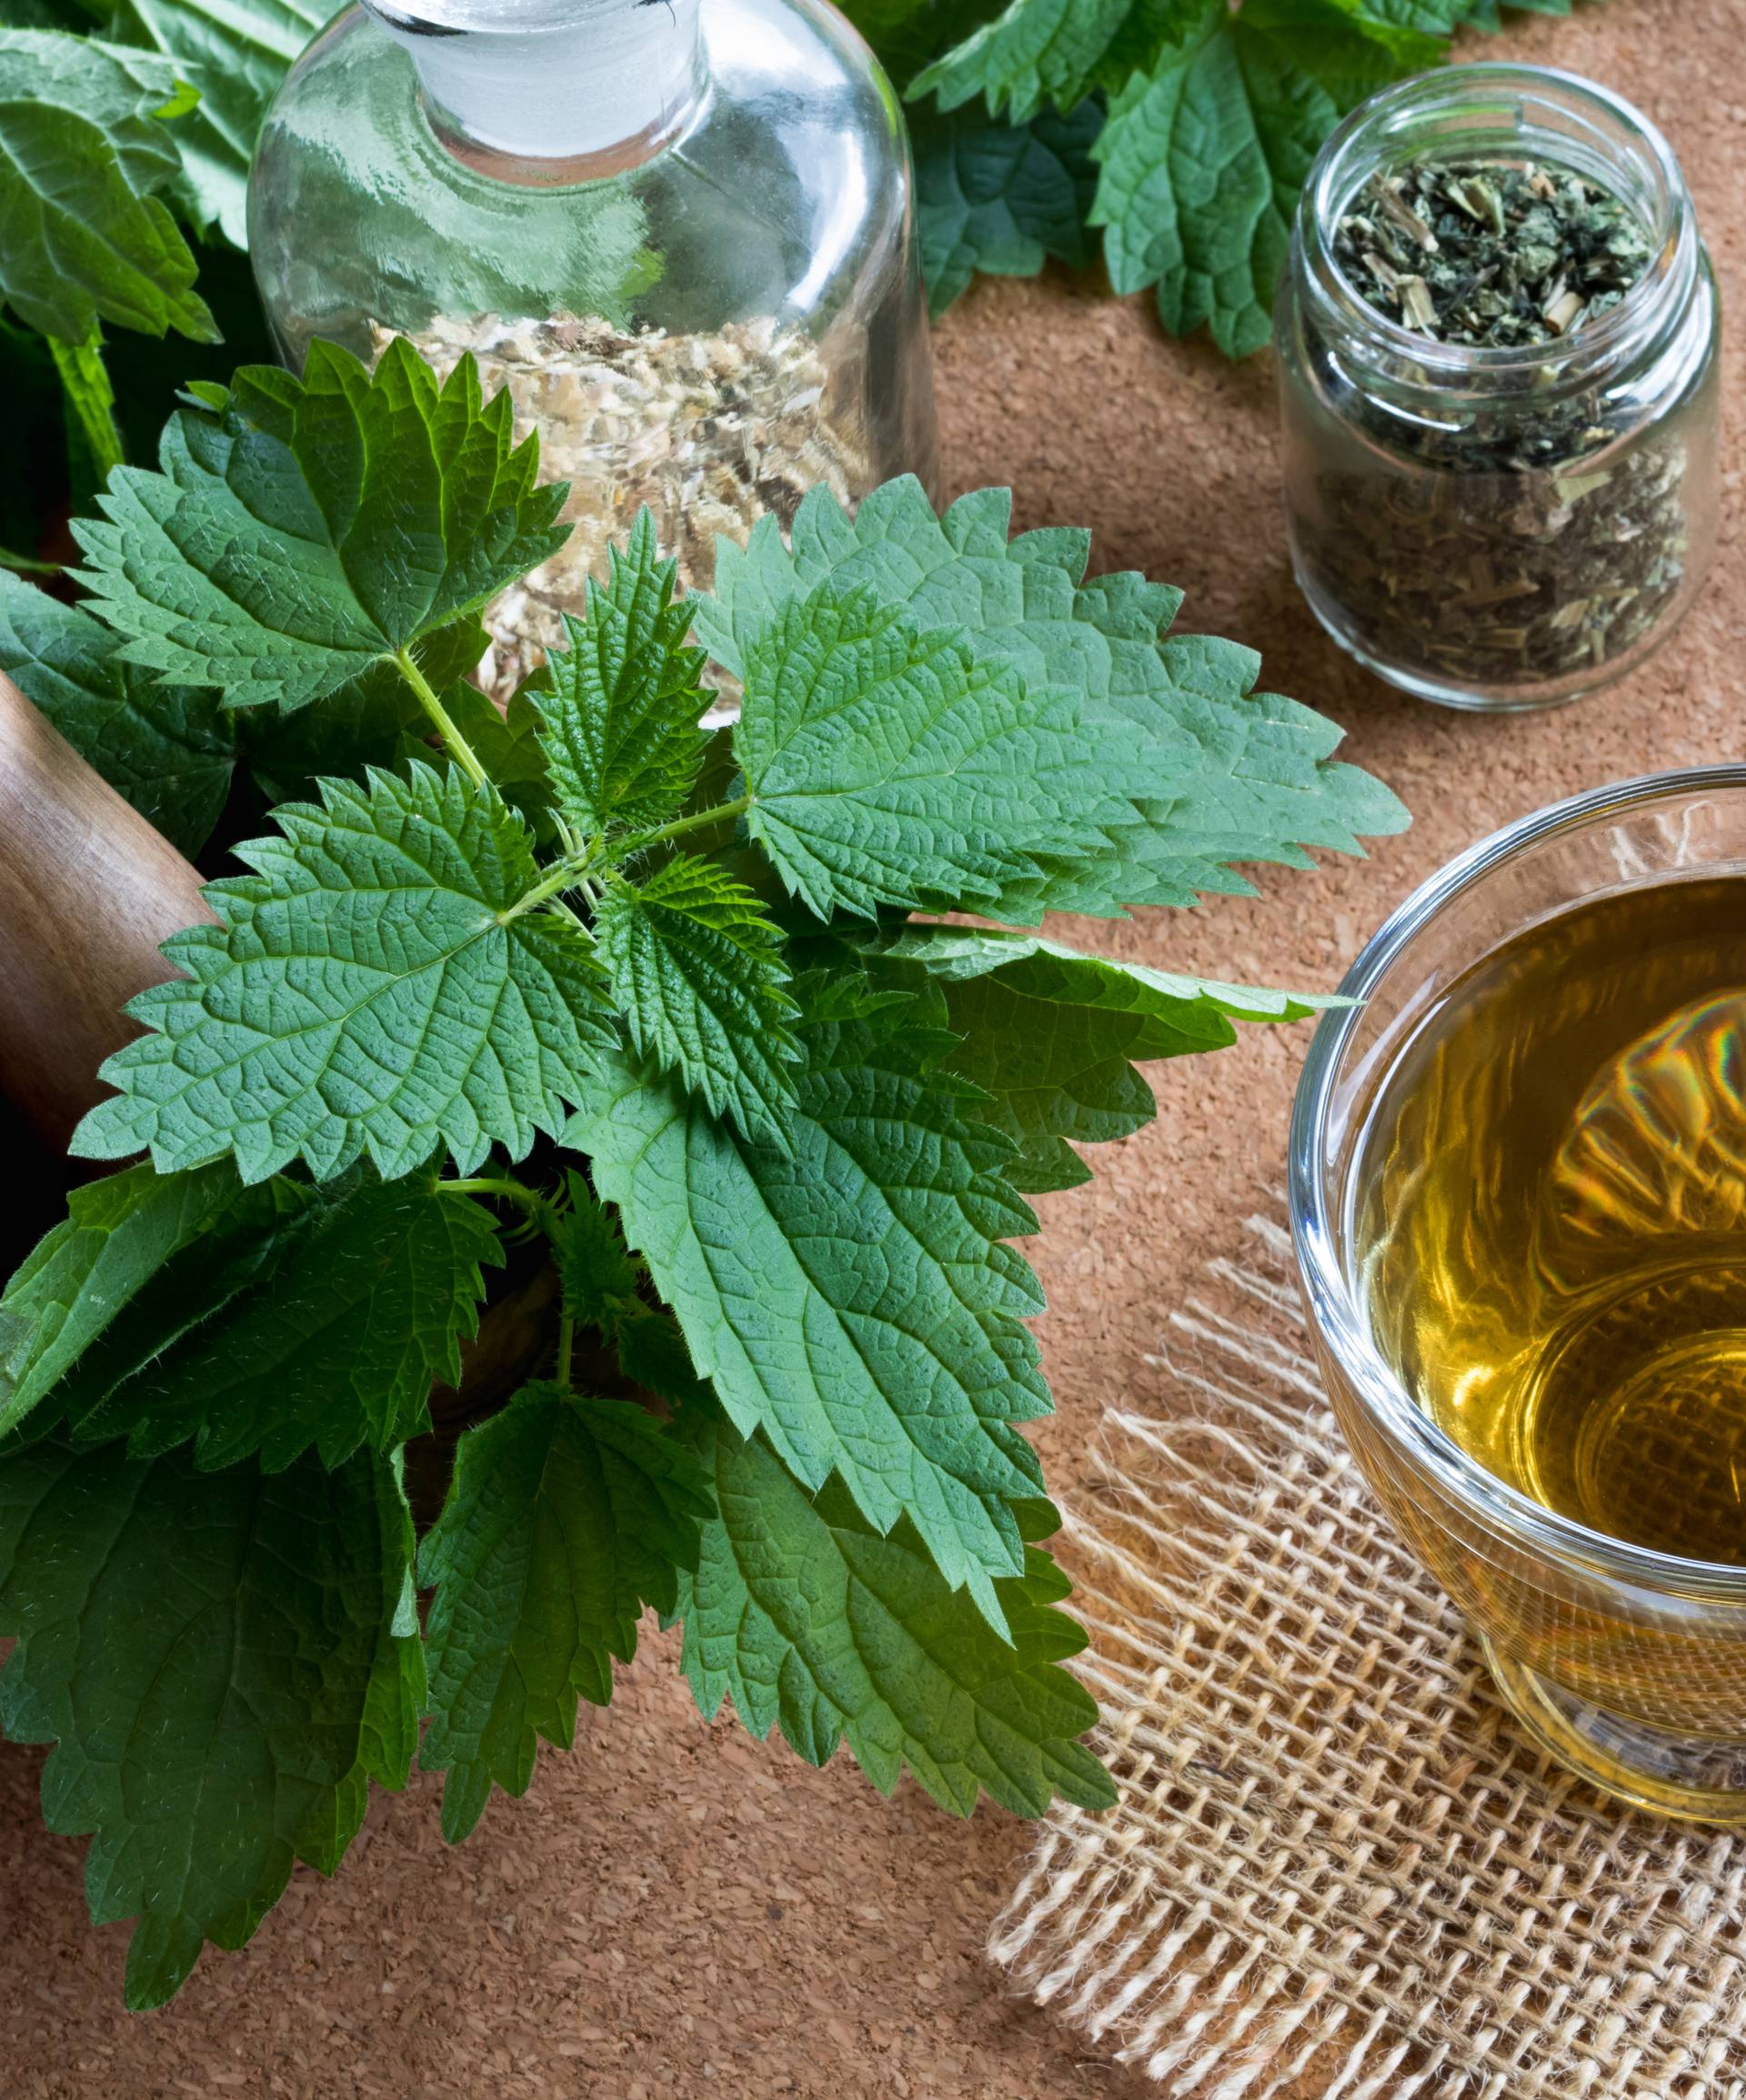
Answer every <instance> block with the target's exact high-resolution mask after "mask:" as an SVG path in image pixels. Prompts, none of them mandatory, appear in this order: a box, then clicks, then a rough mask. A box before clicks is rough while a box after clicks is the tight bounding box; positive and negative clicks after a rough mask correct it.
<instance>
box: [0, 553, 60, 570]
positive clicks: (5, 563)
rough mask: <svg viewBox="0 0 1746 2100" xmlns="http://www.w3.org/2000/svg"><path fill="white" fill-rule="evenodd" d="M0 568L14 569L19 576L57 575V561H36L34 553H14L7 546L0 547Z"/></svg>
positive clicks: (58, 568)
mask: <svg viewBox="0 0 1746 2100" xmlns="http://www.w3.org/2000/svg"><path fill="white" fill-rule="evenodd" d="M0 568H12V569H16V570H17V572H18V574H19V575H20V576H59V574H60V573H61V564H60V563H59V562H58V561H38V560H37V559H36V558H35V556H34V555H28V554H15V553H14V552H13V551H12V549H11V548H9V547H0Z"/></svg>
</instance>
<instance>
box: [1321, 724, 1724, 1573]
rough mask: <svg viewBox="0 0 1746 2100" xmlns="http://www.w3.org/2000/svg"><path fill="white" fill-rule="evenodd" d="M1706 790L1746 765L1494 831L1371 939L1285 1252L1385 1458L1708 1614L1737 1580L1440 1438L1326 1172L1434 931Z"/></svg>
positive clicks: (1329, 1064)
mask: <svg viewBox="0 0 1746 2100" xmlns="http://www.w3.org/2000/svg"><path fill="white" fill-rule="evenodd" d="M1712 788H1726V789H1739V790H1742V791H1746V765H1721V766H1700V767H1692V768H1689V769H1682V770H1679V771H1672V772H1666V773H1647V774H1642V775H1640V776H1639V777H1637V778H1636V779H1630V780H1621V781H1615V782H1612V783H1611V784H1609V785H1608V786H1606V787H1603V788H1595V789H1589V790H1588V791H1587V792H1586V793H1584V794H1580V795H1573V796H1570V798H1569V799H1566V800H1564V801H1561V802H1554V803H1551V804H1550V805H1549V806H1548V807H1547V808H1545V809H1537V810H1534V811H1533V812H1532V813H1531V814H1530V815H1529V816H1527V817H1523V818H1520V819H1518V820H1517V821H1516V822H1515V823H1513V824H1509V825H1506V826H1505V827H1504V828H1503V829H1501V830H1500V831H1494V832H1493V833H1492V834H1491V835H1490V837H1489V838H1487V839H1480V842H1479V843H1478V844H1477V845H1475V846H1471V847H1470V848H1469V849H1467V851H1466V852H1464V853H1460V854H1458V855H1457V856H1456V857H1455V859H1452V860H1450V861H1448V862H1446V863H1445V865H1444V866H1443V867H1441V868H1440V869H1438V870H1437V872H1436V873H1435V874H1434V875H1432V876H1431V877H1430V879H1428V880H1427V881H1425V882H1423V883H1421V884H1420V887H1419V888H1418V889H1415V890H1414V891H1413V892H1412V894H1411V895H1410V897H1409V898H1408V899H1406V901H1405V902H1404V903H1403V904H1401V905H1400V907H1399V908H1398V909H1396V910H1395V911H1394V912H1393V913H1392V914H1391V915H1390V918H1389V919H1387V920H1386V921H1385V922H1384V924H1383V925H1382V926H1381V927H1380V929H1378V930H1377V931H1376V932H1375V933H1374V934H1372V935H1371V937H1370V939H1369V940H1368V941H1367V942H1366V943H1365V945H1364V947H1363V949H1362V950H1360V953H1359V956H1358V958H1357V960H1355V961H1354V962H1353V964H1352V966H1351V968H1350V970H1348V971H1347V973H1346V975H1345V977H1344V978H1343V979H1342V980H1341V982H1340V995H1341V997H1342V998H1344V999H1346V1000H1350V1001H1351V1002H1352V1003H1351V1004H1350V1005H1348V1006H1345V1007H1340V1008H1335V1009H1333V1010H1330V1011H1329V1012H1328V1013H1326V1014H1324V1015H1323V1016H1322V1018H1321V1020H1320V1022H1319V1024H1318V1025H1317V1028H1316V1031H1315V1034H1314V1036H1313V1037H1312V1038H1311V1040H1310V1051H1309V1055H1308V1057H1307V1058H1306V1059H1305V1060H1304V1066H1303V1071H1302V1074H1301V1076H1300V1077H1299V1082H1298V1090H1297V1095H1296V1099H1295V1100H1294V1102H1293V1105H1292V1111H1291V1131H1290V1139H1289V1171H1288V1197H1289V1212H1290V1223H1291V1240H1292V1245H1293V1248H1294V1251H1295V1252H1296V1256H1297V1262H1298V1272H1299V1280H1300V1281H1301V1283H1302V1286H1303V1290H1304V1293H1305V1297H1306V1299H1307V1301H1308V1304H1309V1311H1310V1319H1311V1321H1313V1322H1314V1325H1315V1327H1316V1329H1317V1331H1318V1332H1319V1334H1320V1338H1321V1340H1322V1341H1323V1343H1324V1344H1325V1346H1326V1347H1327V1348H1328V1349H1329V1350H1330V1351H1331V1353H1332V1354H1333V1356H1334V1358H1335V1359H1336V1361H1338V1363H1339V1365H1340V1370H1341V1372H1343V1373H1344V1375H1345V1378H1346V1380H1347V1382H1348V1384H1349V1386H1350V1392H1351V1393H1352V1395H1353V1396H1354V1398H1355V1399H1356V1400H1357V1402H1358V1403H1359V1405H1360V1407H1361V1408H1362V1409H1363V1411H1364V1412H1365V1414H1366V1416H1367V1417H1368V1418H1369V1419H1370V1422H1372V1423H1373V1424H1374V1425H1375V1427H1376V1428H1377V1429H1378V1430H1379V1431H1380V1432H1381V1433H1382V1434H1383V1435H1384V1436H1385V1437H1386V1438H1387V1440H1388V1442H1390V1445H1392V1446H1393V1447H1394V1448H1395V1449H1397V1450H1399V1451H1400V1452H1403V1453H1404V1454H1405V1455H1406V1456H1408V1457H1409V1458H1410V1460H1411V1461H1412V1462H1414V1463H1415V1464H1416V1465H1417V1466H1418V1467H1420V1470H1421V1471H1423V1472H1426V1473H1428V1474H1430V1476H1431V1478H1432V1479H1433V1480H1434V1481H1435V1482H1437V1483H1438V1484H1439V1485H1440V1487H1441V1488H1442V1489H1443V1491H1444V1492H1446V1493H1447V1494H1449V1495H1450V1497H1451V1498H1452V1499H1453V1500H1454V1501H1455V1502H1459V1503H1460V1504H1461V1505H1462V1506H1464V1507H1465V1508H1467V1509H1468V1510H1470V1512H1473V1513H1474V1514H1475V1515H1477V1516H1479V1517H1480V1519H1481V1520H1483V1521H1484V1522H1486V1523H1488V1524H1489V1525H1490V1527H1491V1528H1492V1529H1493V1530H1494V1531H1496V1532H1500V1533H1501V1534H1503V1535H1504V1536H1507V1537H1508V1538H1510V1540H1512V1541H1514V1542H1519V1543H1526V1544H1528V1545H1530V1546H1531V1547H1532V1548H1533V1549H1534V1550H1535V1551H1536V1552H1539V1553H1540V1554H1541V1555H1542V1556H1544V1557H1546V1558H1547V1559H1550V1560H1552V1561H1555V1562H1560V1564H1562V1565H1564V1566H1566V1567H1569V1568H1570V1569H1572V1570H1574V1571H1576V1572H1580V1573H1581V1574H1583V1575H1586V1576H1589V1577H1590V1578H1591V1577H1592V1576H1594V1575H1595V1574H1597V1573H1599V1574H1601V1575H1604V1576H1606V1577H1608V1578H1610V1579H1611V1580H1613V1581H1615V1582H1619V1583H1630V1584H1633V1585H1636V1586H1638V1587H1643V1588H1650V1589H1653V1590H1658V1591H1663V1592H1666V1591H1676V1592H1678V1593H1680V1594H1681V1595H1683V1596H1687V1597H1696V1598H1701V1599H1703V1600H1705V1601H1707V1602H1714V1603H1729V1604H1746V1568H1742V1567H1739V1566H1735V1565H1734V1564H1732V1563H1731V1562H1718V1561H1691V1560H1683V1559H1681V1558H1680V1557H1679V1556H1678V1555H1676V1554H1672V1553H1661V1552H1655V1551H1654V1550H1653V1549H1651V1548H1650V1547H1647V1546H1637V1545H1632V1544H1631V1543H1630V1542H1628V1541H1625V1540H1622V1539H1614V1538H1610V1537H1609V1536H1608V1535H1607V1534H1606V1533H1605V1532H1596V1531H1591V1530H1590V1528H1589V1527H1588V1526H1587V1525H1585V1524H1580V1523H1578V1522H1575V1520H1574V1519H1572V1518H1570V1517H1565V1516H1560V1514H1559V1513H1558V1512H1556V1511H1554V1510H1549V1509H1547V1508H1546V1507H1545V1506H1544V1505H1543V1504H1541V1503H1540V1502H1535V1501H1533V1500H1532V1499H1531V1498H1530V1496H1528V1495H1525V1494H1523V1493H1521V1492H1520V1490H1519V1489H1516V1488H1512V1487H1511V1486H1510V1484H1509V1483H1508V1482H1506V1481H1503V1480H1500V1479H1499V1478H1498V1476H1497V1475H1496V1474H1495V1473H1491V1472H1487V1471H1486V1469H1485V1468H1484V1467H1483V1466H1481V1465H1480V1463H1479V1462H1477V1461H1476V1460H1475V1459H1473V1458H1471V1457H1470V1456H1469V1454H1468V1453H1467V1452H1465V1451H1463V1450H1462V1449H1461V1447H1460V1444H1458V1443H1457V1442H1455V1440H1454V1439H1453V1438H1452V1437H1451V1436H1450V1435H1449V1434H1448V1432H1446V1431H1444V1430H1442V1429H1440V1428H1439V1427H1438V1425H1437V1423H1436V1422H1434V1421H1433V1420H1432V1419H1431V1417H1430V1414H1429V1413H1427V1412H1426V1411H1425V1410H1424V1409H1423V1408H1421V1407H1420V1405H1419V1403H1418V1402H1416V1401H1415V1400H1414V1399H1413V1398H1412V1396H1411V1394H1410V1392H1407V1390H1406V1388H1405V1387H1404V1385H1403V1384H1402V1383H1401V1382H1400V1380H1399V1379H1398V1378H1397V1377H1396V1375H1395V1373H1394V1372H1392V1371H1391V1370H1390V1368H1389V1366H1388V1365H1387V1364H1386V1363H1385V1362H1384V1361H1383V1360H1382V1357H1381V1354H1380V1351H1378V1349H1377V1347H1376V1344H1375V1342H1374V1341H1373V1340H1372V1339H1371V1336H1370V1326H1369V1322H1368V1321H1366V1320H1365V1318H1364V1315H1363V1311H1362V1308H1361V1306H1360V1304H1359V1302H1358V1298H1357V1293H1356V1291H1354V1289H1353V1285H1352V1282H1351V1280H1350V1277H1349V1276H1348V1274H1347V1272H1346V1270H1345V1267H1344V1264H1343V1263H1342V1261H1341V1260H1340V1251H1339V1247H1338V1245H1337V1220H1338V1216H1339V1210H1338V1204H1339V1202H1340V1198H1341V1196H1342V1195H1343V1191H1338V1190H1330V1187H1329V1186H1328V1183H1327V1180H1326V1176H1325V1173H1324V1170H1323V1162H1324V1160H1325V1158H1326V1150H1325V1140H1326V1138H1327V1134H1328V1124H1329V1118H1330V1110H1331V1106H1332V1097H1333V1090H1334V1085H1335V1081H1336V1080H1337V1079H1338V1078H1339V1077H1340V1066H1341V1061H1342V1059H1343V1056H1344V1053H1345V1050H1346V1048H1347V1045H1348V1044H1349V1043H1350V1040H1351V1038H1352V1035H1353V1032H1354V1030H1356V1029H1357V1027H1358V1025H1359V1022H1360V1018H1361V1014H1362V1010H1363V1005H1364V1001H1365V1000H1366V999H1367V998H1368V996H1369V994H1370V991H1371V990H1372V989H1373V988H1374V987H1375V986H1376V985H1377V984H1378V983H1379V982H1380V980H1381V978H1382V977H1383V975H1384V974H1385V973H1386V972H1387V971H1388V970H1390V968H1391V967H1392V966H1393V964H1394V963H1395V961H1396V960H1397V959H1398V958H1399V957H1400V954H1401V953H1402V951H1403V950H1405V949H1406V948H1407V947H1408V946H1409V945H1410V943H1411V941H1412V940H1413V939H1415V938H1416V937H1417V936H1418V934H1419V933H1420V931H1421V930H1422V929H1424V928H1425V927H1426V926H1427V925H1429V924H1430V921H1431V920H1432V919H1435V918H1437V917H1438V916H1439V915H1440V913H1441V912H1442V911H1443V910H1444V909H1446V908H1447V907H1448V906H1449V905H1450V903H1451V902H1453V900H1454V899H1456V898H1457V897H1459V896H1460V895H1462V894H1463V893H1464V892H1466V891H1468V890H1470V889H1473V888H1474V887H1475V886H1476V885H1478V884H1480V883H1481V882H1483V881H1484V880H1485V879H1487V878H1488V877H1489V876H1490V874H1492V873H1493V872H1494V871H1495V870H1496V869H1498V868H1500V867H1501V866H1502V865H1503V864H1504V863H1505V862H1507V861H1510V860H1512V859H1516V858H1517V857H1518V856H1519V855H1520V854H1521V853H1523V852H1525V851H1527V850H1528V849H1530V848H1531V847H1534V846H1538V845H1540V844H1542V843H1543V842H1544V841H1545V840H1547V839H1551V838H1554V837H1556V836H1557V835H1558V834H1560V832H1567V831H1572V830H1577V829H1581V828H1583V827H1585V826H1587V825H1589V824H1590V823H1591V822H1593V821H1594V820H1595V819H1599V818H1605V817H1611V816H1617V815H1620V814H1622V813H1625V812H1628V811H1631V810H1636V809H1649V808H1651V807H1652V806H1653V805H1654V804H1655V803H1657V802H1661V801H1667V800H1671V799H1675V798H1677V797H1680V796H1682V795H1691V794H1697V793H1701V792H1702V791H1703V790H1704V789H1712ZM1476 960H1477V959H1476ZM1330 1199H1332V1201H1331V1202H1330Z"/></svg>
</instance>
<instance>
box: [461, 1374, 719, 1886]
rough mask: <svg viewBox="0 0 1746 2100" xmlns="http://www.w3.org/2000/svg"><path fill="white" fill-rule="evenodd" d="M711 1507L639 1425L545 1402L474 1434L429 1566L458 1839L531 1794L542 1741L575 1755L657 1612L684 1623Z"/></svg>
mask: <svg viewBox="0 0 1746 2100" xmlns="http://www.w3.org/2000/svg"><path fill="white" fill-rule="evenodd" d="M712 1506H713V1505H712V1503H711V1502H710V1499H709V1495H708V1492H707V1487H706V1483H705V1479H704V1474H703V1471H702V1468H701V1467H700V1466H699V1465H698V1463H697V1460H696V1459H695V1458H693V1457H692V1455H691V1453H690V1452H687V1451H686V1450H685V1449H683V1448H682V1447H681V1446H680V1445H679V1444H678V1443H677V1442H675V1441H674V1440H673V1439H672V1438H671V1437H670V1436H668V1435H667V1434H666V1433H665V1432H664V1431H663V1430H662V1428H661V1425H660V1424H659V1423H658V1422H656V1421H655V1420H654V1419H653V1418H652V1417H651V1416H649V1415H647V1414H645V1413H644V1412H642V1410H641V1409H640V1408H637V1407H632V1406H629V1405H627V1403H625V1402H622V1401H610V1400H577V1399H574V1398H573V1397H572V1396H571V1395H570V1394H569V1393H567V1392H565V1391H564V1390H563V1389H562V1388H561V1387H558V1386H555V1385H533V1386H529V1387H528V1388H527V1390H526V1391H525V1392H522V1393H521V1394H520V1395H519V1396H518V1397H517V1399H516V1400H514V1401H512V1402H511V1403H510V1404H509V1406H508V1407H507V1409H505V1411H504V1412H502V1413H501V1414H498V1415H496V1416H494V1417H493V1418H492V1419H491V1420H490V1421H489V1422H484V1423H482V1424H481V1425H480V1426H479V1427H478V1428H477V1429H472V1430H468V1431H467V1434H466V1435H465V1436H463V1437H462V1439H461V1441H460V1445H459V1447H458V1449H457V1452H456V1454H455V1475H454V1480H453V1482H452V1483H451V1485H450V1488H449V1492H448V1500H447V1503H446V1504H445V1506H444V1509H443V1513H442V1516H441V1517H440V1518H439V1520H438V1521H437V1525H436V1527H435V1529H434V1530H433V1531H432V1532H430V1534H429V1536H428V1537H427V1538H426V1541H425V1542H424V1546H423V1549H422V1552H421V1554H420V1560H419V1572H420V1579H421V1580H422V1582H423V1583H425V1584H426V1586H428V1587H430V1588H432V1589H433V1590H434V1593H435V1594H434V1595H433V1597H432V1599H431V1604H430V1615H429V1622H428V1629H427V1639H428V1642H429V1656H430V1712H431V1715H432V1720H431V1725H430V1729H429V1732H428V1733H427V1734H426V1737H425V1742H424V1747H423V1750H422V1751H421V1752H420V1754H419V1763H420V1764H421V1765H422V1767H423V1768H424V1770H425V1771H426V1772H446V1773H447V1774H448V1777H447V1781H446V1783H445V1784H444V1788H443V1834H444V1836H445V1837H447V1839H448V1840H449V1842H450V1843H451V1844H454V1843H457V1842H458V1841H459V1840H460V1839H462V1838H464V1837H465V1836H466V1835H467V1833H468V1832H469V1831H470V1830H471V1829H472V1828H473V1826H474V1824H476V1823H477V1821H478V1819H479V1815H480V1814H481V1812H482V1811H483V1809H484V1807H485V1804H486V1802H487V1799H488V1798H489V1795H490V1792H491V1787H492V1784H493V1783H494V1782H495V1783H497V1785H498V1786H500V1787H501V1788H502V1789H503V1791H504V1792H505V1793H506V1794H526V1792H527V1786H528V1783H529V1782H530V1781H531V1779H532V1778H533V1773H534V1759H535V1755H536V1751H537V1743H536V1738H537V1736H540V1735H543V1736H544V1737H545V1738H546V1740H547V1742H548V1743H556V1744H557V1746H558V1747H559V1748H560V1749H562V1750H567V1749H568V1748H569V1747H570V1744H571V1743H572V1742H573V1741H574V1739H575V1735H576V1707H577V1697H578V1696H580V1697H583V1698H586V1699H588V1700H590V1701H592V1702H593V1703H595V1704H596V1705H597V1706H604V1705H605V1704H606V1703H607V1701H608V1700H609V1699H610V1698H611V1696H612V1663H613V1658H614V1657H615V1656H616V1657H617V1660H618V1661H619V1662H621V1663H628V1662H629V1661H630V1659H631V1657H632V1656H633V1655H634V1654H635V1653H636V1652H637V1619H638V1618H639V1617H640V1616H641V1614H642V1612H643V1609H644V1607H645V1606H646V1605H650V1604H652V1605H654V1606H655V1607H656V1608H657V1609H658V1610H660V1611H664V1612H670V1611H671V1610H672V1609H673V1607H674V1605H675V1603H676V1602H677V1594H678V1571H679V1570H680V1569H681V1568H686V1569H691V1568H695V1567H696V1566H697V1527H698V1525H699V1523H700V1522H701V1521H702V1520H703V1519H704V1518H706V1517H707V1516H708V1515H709V1514H710V1512H711V1509H712Z"/></svg>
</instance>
